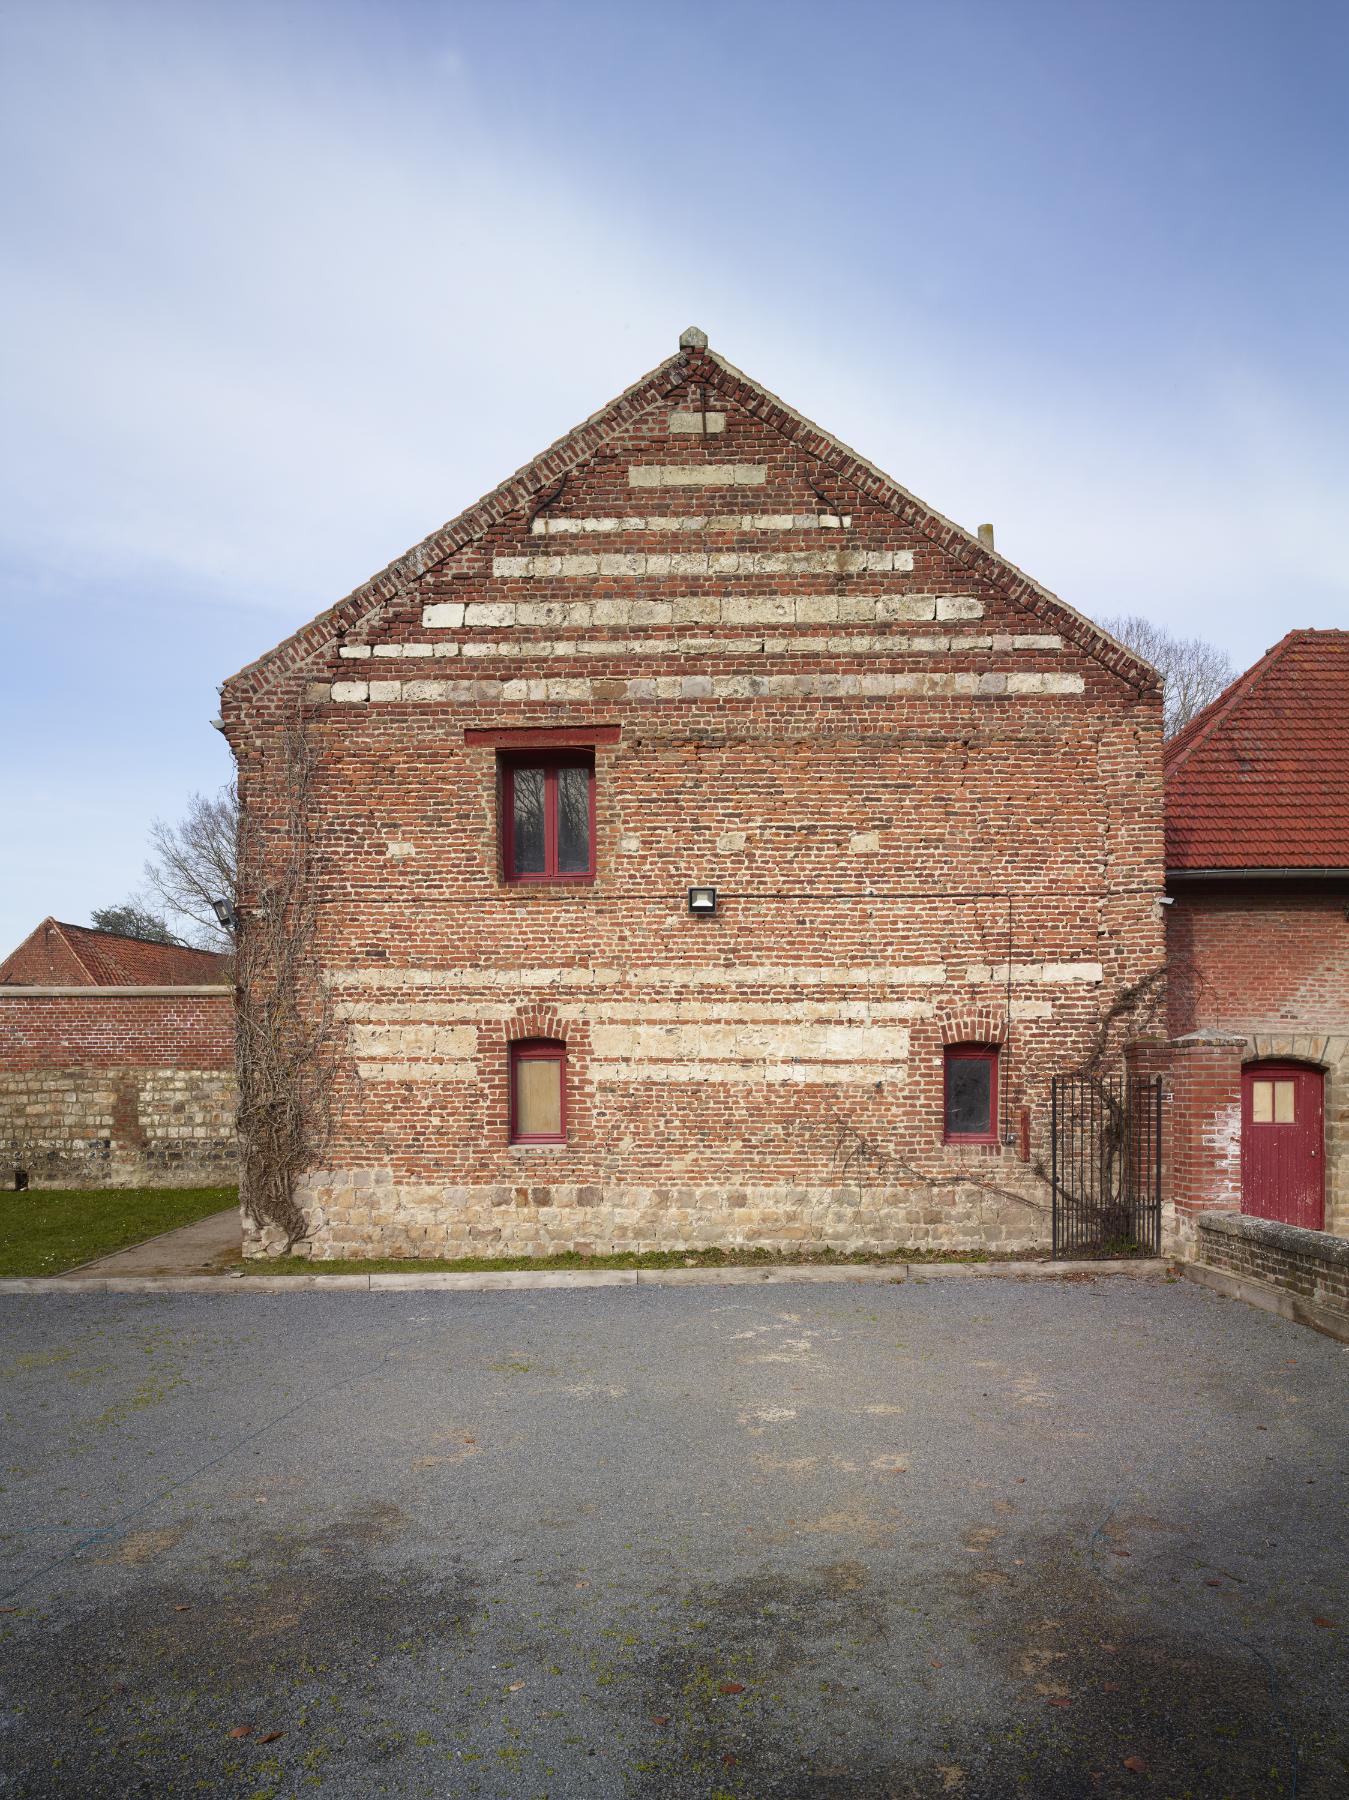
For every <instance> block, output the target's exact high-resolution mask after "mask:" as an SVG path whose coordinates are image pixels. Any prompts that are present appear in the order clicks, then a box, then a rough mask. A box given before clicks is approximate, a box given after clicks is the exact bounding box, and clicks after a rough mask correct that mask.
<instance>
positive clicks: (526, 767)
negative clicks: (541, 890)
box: [501, 750, 595, 882]
mask: <svg viewBox="0 0 1349 1800" xmlns="http://www.w3.org/2000/svg"><path fill="white" fill-rule="evenodd" d="M501 838H502V843H501V861H502V867H503V868H504V870H505V874H506V879H507V881H548V882H554V881H592V880H593V879H594V876H595V758H594V755H593V753H592V752H590V751H588V750H578V751H558V752H554V753H551V754H550V753H535V754H533V755H531V754H528V753H521V754H519V755H516V756H509V757H502V759H501Z"/></svg>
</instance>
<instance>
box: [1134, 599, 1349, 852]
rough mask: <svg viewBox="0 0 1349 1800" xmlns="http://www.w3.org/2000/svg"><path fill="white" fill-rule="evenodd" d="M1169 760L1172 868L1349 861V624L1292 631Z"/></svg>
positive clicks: (1194, 726) (1187, 732) (1202, 717)
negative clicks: (1334, 628) (1345, 627)
mask: <svg viewBox="0 0 1349 1800" xmlns="http://www.w3.org/2000/svg"><path fill="white" fill-rule="evenodd" d="M1164 766H1165V770H1166V866H1167V868H1168V869H1295V868H1296V869H1319V868H1336V869H1341V868H1349V631H1290V632H1289V634H1288V636H1287V637H1285V638H1282V639H1281V640H1280V641H1279V642H1278V643H1277V644H1275V646H1274V648H1273V649H1272V650H1267V651H1266V652H1265V654H1264V656H1262V657H1261V659H1260V661H1259V662H1258V663H1256V664H1255V666H1254V667H1253V668H1251V669H1248V670H1247V671H1246V673H1245V674H1244V675H1242V676H1240V677H1239V679H1238V680H1236V681H1234V682H1233V683H1232V685H1231V687H1229V688H1228V689H1227V691H1226V692H1225V693H1223V694H1220V695H1219V696H1218V698H1217V699H1216V700H1215V701H1214V702H1213V704H1212V705H1211V706H1207V707H1205V709H1204V711H1203V712H1201V713H1199V714H1198V715H1197V716H1196V717H1195V718H1193V719H1192V720H1191V721H1190V723H1189V724H1188V725H1187V726H1186V727H1185V729H1184V730H1183V731H1181V732H1179V733H1178V734H1177V735H1176V736H1175V737H1174V738H1172V740H1171V742H1170V743H1169V744H1168V745H1167V746H1166V752H1165V760H1164Z"/></svg>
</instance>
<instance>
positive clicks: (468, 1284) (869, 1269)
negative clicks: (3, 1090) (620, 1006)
mask: <svg viewBox="0 0 1349 1800" xmlns="http://www.w3.org/2000/svg"><path fill="white" fill-rule="evenodd" d="M1167 1266H1168V1265H1167V1262H1166V1259H1165V1258H1163V1257H1139V1258H1137V1259H1130V1260H1127V1261H1111V1262H1004V1263H855V1264H845V1265H841V1266H837V1267H835V1266H831V1265H829V1264H824V1263H801V1264H797V1265H792V1264H778V1265H776V1266H770V1267H767V1268H753V1267H750V1268H731V1269H490V1270H483V1271H481V1272H478V1271H448V1270H439V1271H437V1270H427V1271H426V1272H425V1273H423V1274H416V1273H409V1274H406V1275H404V1274H401V1273H398V1274H394V1273H389V1274H383V1275H300V1274H296V1275H121V1276H117V1275H108V1276H89V1277H85V1278H80V1277H76V1278H74V1279H72V1278H71V1277H70V1276H62V1275H28V1276H10V1277H8V1278H6V1279H4V1280H0V1294H52V1293H65V1294H68V1293H86V1294H88V1293H94V1294H216V1293H221V1292H225V1293H238V1292H239V1291H241V1290H243V1291H246V1292H248V1293H293V1292H295V1291H296V1290H297V1289H302V1288H323V1289H348V1288H349V1289H354V1290H359V1291H360V1292H362V1293H370V1292H379V1291H382V1290H389V1289H394V1290H397V1289H403V1290H407V1289H439V1290H442V1291H444V1290H449V1291H456V1290H457V1291H460V1292H469V1293H477V1292H485V1291H490V1290H493V1289H507V1290H513V1289H522V1288H589V1287H742V1286H748V1285H751V1284H753V1283H762V1282H784V1283H787V1282H897V1281H908V1280H913V1281H927V1280H930V1279H932V1278H934V1277H941V1278H946V1277H949V1276H961V1275H964V1276H969V1277H972V1278H976V1279H980V1280H987V1279H989V1278H990V1277H995V1276H1003V1277H1007V1276H1013V1277H1017V1278H1019V1279H1025V1278H1027V1277H1031V1278H1039V1279H1047V1280H1054V1279H1056V1278H1057V1279H1062V1278H1063V1277H1064V1276H1066V1275H1159V1274H1160V1273H1161V1272H1162V1271H1163V1270H1164V1269H1165V1268H1166V1267H1167Z"/></svg>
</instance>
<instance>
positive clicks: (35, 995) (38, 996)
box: [0, 982, 234, 1000]
mask: <svg viewBox="0 0 1349 1800" xmlns="http://www.w3.org/2000/svg"><path fill="white" fill-rule="evenodd" d="M233 993H234V989H233V988H232V987H230V986H228V985H227V984H222V983H220V982H201V983H194V984H192V985H190V986H189V985H186V984H185V985H184V986H182V987H100V986H98V985H96V984H95V983H93V982H90V983H89V984H88V985H87V986H85V987H24V986H22V985H21V984H20V983H18V982H0V1000H169V999H179V1000H181V999H184V998H188V997H191V996H196V997H198V998H200V997H201V996H202V995H203V994H228V995H232V994H233Z"/></svg>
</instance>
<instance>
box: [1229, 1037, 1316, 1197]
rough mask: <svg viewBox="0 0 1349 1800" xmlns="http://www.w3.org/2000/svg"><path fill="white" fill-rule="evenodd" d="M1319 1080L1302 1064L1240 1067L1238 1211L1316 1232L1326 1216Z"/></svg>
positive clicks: (1263, 1063)
mask: <svg viewBox="0 0 1349 1800" xmlns="http://www.w3.org/2000/svg"><path fill="white" fill-rule="evenodd" d="M1323 1087H1324V1078H1323V1076H1322V1074H1321V1071H1320V1069H1313V1068H1310V1067H1308V1065H1307V1064H1306V1063H1294V1062H1258V1063H1247V1064H1246V1066H1245V1067H1244V1068H1243V1069H1242V1071H1241V1210H1242V1212H1244V1213H1254V1214H1255V1215H1256V1217H1257V1218H1261V1219H1278V1220H1279V1221H1281V1222H1282V1223H1283V1224H1285V1225H1303V1226H1306V1227H1307V1228H1308V1229H1309V1230H1311V1231H1320V1230H1322V1229H1323V1227H1324V1225H1325V1219H1326V1162H1325V1147H1324V1122H1323V1121H1324V1110H1325V1107H1324V1093H1323Z"/></svg>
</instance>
